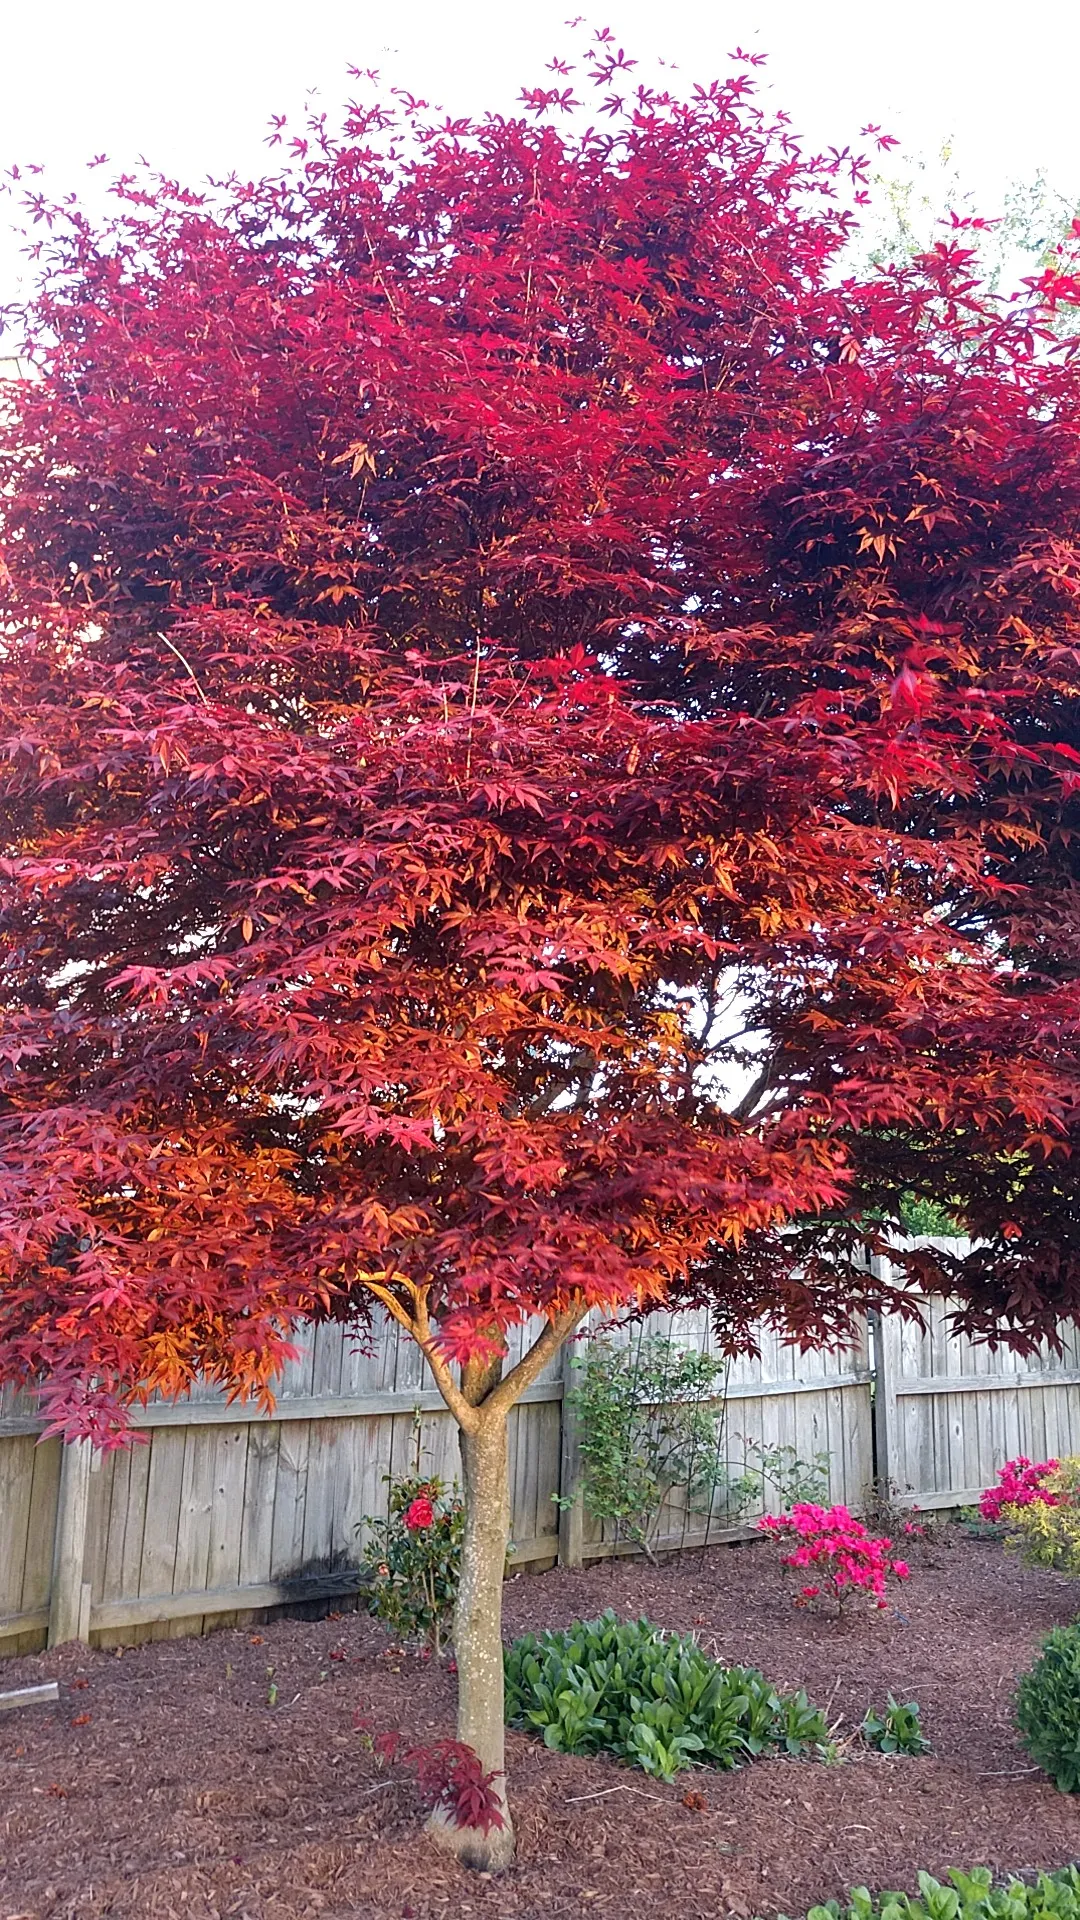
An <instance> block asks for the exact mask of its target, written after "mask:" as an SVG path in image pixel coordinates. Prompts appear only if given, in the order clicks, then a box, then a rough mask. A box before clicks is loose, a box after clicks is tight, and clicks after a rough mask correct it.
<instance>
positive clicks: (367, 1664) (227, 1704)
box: [0, 1529, 1080, 1920]
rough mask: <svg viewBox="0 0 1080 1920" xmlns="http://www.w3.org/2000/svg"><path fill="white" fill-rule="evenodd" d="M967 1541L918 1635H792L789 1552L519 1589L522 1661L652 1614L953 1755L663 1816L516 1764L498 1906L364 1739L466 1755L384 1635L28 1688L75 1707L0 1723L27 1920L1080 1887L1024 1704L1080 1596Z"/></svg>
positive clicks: (726, 1797) (10, 1862)
mask: <svg viewBox="0 0 1080 1920" xmlns="http://www.w3.org/2000/svg"><path fill="white" fill-rule="evenodd" d="M948 1540H949V1541H950V1544H942V1545H934V1546H933V1547H931V1548H928V1549H925V1550H920V1552H917V1553H916V1554H915V1555H914V1559H915V1562H916V1564H915V1565H914V1566H913V1570H912V1576H911V1579H910V1581H909V1582H908V1583H907V1585H906V1587H905V1589H904V1592H903V1594H902V1596H901V1602H900V1604H901V1609H902V1611H901V1613H900V1614H899V1615H890V1616H888V1617H886V1616H884V1615H881V1616H876V1615H874V1614H871V1613H868V1612H865V1611H859V1612H855V1613H853V1616H852V1618H851V1619H850V1621H845V1622H844V1623H842V1624H837V1623H834V1622H833V1621H831V1620H829V1619H827V1618H821V1617H819V1616H816V1615H814V1614H811V1613H809V1612H800V1611H797V1610H796V1609H794V1608H793V1607H792V1605H791V1600H790V1592H791V1588H790V1586H789V1584H788V1582H787V1581H786V1580H784V1579H783V1578H782V1576H781V1575H780V1574H779V1572H778V1571H777V1568H776V1557H775V1553H774V1551H773V1550H771V1549H770V1548H769V1547H768V1546H766V1545H755V1546H752V1547H746V1548H713V1549H711V1550H710V1551H708V1552H707V1553H688V1554H685V1555H683V1556H681V1557H680V1558H677V1559H673V1560H672V1561H671V1562H669V1563H668V1564H667V1565H666V1566H663V1567H660V1568H652V1567H649V1566H647V1565H644V1564H642V1563H639V1562H622V1563H619V1564H611V1563H608V1564H603V1565H594V1566H592V1567H590V1568H587V1569H586V1570H584V1571H583V1572H581V1573H567V1572H558V1573H552V1574H548V1575H545V1576H543V1577H542V1578H534V1577H529V1576H522V1577H519V1578H518V1579H516V1580H514V1581H512V1582H511V1583H510V1584H509V1586H508V1588H507V1595H506V1600H507V1607H506V1612H507V1630H508V1632H509V1633H513V1632H519V1631H523V1630H525V1629H532V1630H535V1629H537V1628H540V1627H545V1626H560V1625H564V1624H566V1623H567V1622H569V1621H570V1620H572V1619H574V1618H575V1617H582V1616H589V1615H593V1614H596V1613H599V1612H600V1611H602V1609H603V1608H604V1607H606V1606H612V1607H614V1608H616V1610H617V1611H618V1612H619V1613H621V1614H624V1615H635V1614H638V1613H647V1614H648V1615H649V1616H650V1618H652V1619H653V1620H655V1621H656V1622H657V1623H659V1624H660V1625H662V1626H668V1627H676V1628H679V1629H682V1630H689V1629H693V1630H695V1631H696V1632H697V1633H698V1634H699V1636H700V1639H701V1641H702V1643H703V1645H704V1646H705V1648H706V1650H708V1651H710V1652H713V1653H715V1654H716V1655H717V1656H719V1657H721V1658H723V1659H725V1660H730V1661H738V1662H741V1663H751V1664H757V1665H760V1666H761V1667H763V1668H764V1670H765V1672H766V1673H767V1674H768V1676H769V1678H770V1679H771V1680H772V1681H774V1682H775V1683H776V1684H777V1685H784V1686H790V1687H799V1686H803V1687H805V1688H806V1689H807V1691H808V1692H809V1694H810V1696H811V1698H812V1699H814V1700H816V1701H817V1702H819V1703H820V1704H821V1705H823V1706H824V1705H828V1706H829V1710H830V1718H834V1717H835V1716H837V1715H840V1716H842V1718H843V1728H842V1732H843V1733H851V1732H852V1731H853V1730H854V1728H855V1727H856V1726H857V1724H858V1722H859V1721H860V1720H861V1718H862V1716H863V1713H864V1712H865V1710H866V1708H867V1707H868V1706H869V1705H871V1704H873V1705H876V1706H880V1705H881V1704H883V1702H884V1698H885V1695H886V1693H887V1692H889V1691H890V1690H891V1691H892V1692H893V1693H894V1694H896V1696H897V1697H898V1698H899V1699H908V1698H911V1697H915V1698H917V1699H918V1700H919V1702H920V1703H921V1706H922V1709H923V1723H924V1728H925V1731H926V1732H927V1734H928V1735H929V1738H930V1739H931V1741H932V1743H933V1748H934V1751H933V1753H932V1755H930V1756H928V1757H926V1758H923V1759H886V1758H881V1757H874V1756H870V1755H867V1754H865V1753H864V1752H862V1751H860V1750H859V1749H858V1747H857V1745H853V1747H852V1749H851V1751H850V1756H849V1757H846V1758H845V1759H844V1761H843V1763H842V1764H840V1765H836V1766H825V1765H822V1764H820V1763H809V1762H792V1761H785V1760H776V1759H772V1760H766V1761H760V1762H758V1763H756V1764H755V1765H754V1766H752V1767H746V1768H743V1769H741V1770H740V1771H738V1772H735V1773H727V1774H715V1773H707V1772H694V1773H692V1774H685V1775H682V1776H680V1780H679V1782H678V1784H677V1785H675V1786H673V1787H665V1786H662V1785H658V1784H657V1783H656V1782H654V1781H652V1780H650V1779H649V1778H647V1777H646V1776H645V1775H644V1774H642V1773H640V1772H637V1771H633V1770H630V1769H628V1768H624V1767H619V1766H616V1765H615V1764H614V1763H613V1762H608V1761H604V1760H583V1759H576V1758H569V1757H566V1756H564V1755H560V1754H555V1753H549V1752H547V1751H546V1750H545V1749H544V1748H543V1747H542V1746H540V1745H539V1744H538V1743H536V1742H533V1741H531V1740H528V1739H526V1738H525V1737H524V1736H522V1735H520V1734H515V1735H512V1736H511V1739H510V1767H511V1777H512V1787H513V1793H514V1799H515V1807H516V1816H517V1828H518V1840H519V1860H518V1864H517V1866H516V1867H515V1868H514V1869H513V1870H512V1872H511V1873H510V1874H508V1875H506V1876H504V1877H503V1878H501V1879H499V1880H488V1879H485V1878H482V1877H478V1876H476V1875H473V1874H469V1873H468V1872H467V1871H465V1870H464V1869H460V1868H459V1867H457V1865H456V1864H454V1863H452V1862H450V1861H448V1860H446V1859H444V1858H443V1857H442V1856H440V1855H438V1854H436V1853H435V1852H434V1851H433V1850H432V1849H431V1847H430V1846H429V1845H428V1844H427V1843H426V1842H425V1841H424V1840H423V1838H422V1837H421V1835H420V1833H419V1815H418V1811H417V1804H416V1800H415V1797H414V1794H413V1791H412V1789H411V1787H410V1786H409V1785H408V1783H407V1782H405V1781H399V1780H397V1779H396V1778H395V1779H387V1778H386V1776H384V1775H380V1774H379V1773H378V1771H377V1770H376V1767H375V1765H374V1762H373V1760H372V1758H371V1756H370V1754H369V1753H368V1752H367V1751H365V1748H364V1742H363V1739H362V1736H361V1735H360V1734H358V1733H357V1732H356V1731H355V1730H354V1728H353V1719H354V1715H355V1713H356V1712H357V1711H358V1710H359V1711H360V1712H361V1713H363V1714H365V1715H369V1716H370V1717H371V1719H372V1720H373V1721H374V1722H375V1724H376V1725H378V1726H380V1727H400V1728H401V1729H402V1730H403V1731H404V1732H406V1733H408V1734H410V1735H412V1736H414V1737H417V1738H419V1739H420V1740H424V1739H433V1738H436V1737H438V1736H439V1735H441V1734H444V1733H448V1732H450V1731H451V1729H452V1716H453V1682H452V1680H451V1679H450V1678H449V1677H448V1676H447V1675H445V1674H443V1673H438V1672H434V1671H432V1669H431V1667H430V1666H428V1665H425V1664H423V1663H421V1662H419V1661H417V1660H415V1659H413V1658H410V1657H402V1656H400V1655H398V1654H396V1653H394V1652H393V1651H391V1650H388V1645H387V1640H386V1636H385V1635H384V1634H383V1633H382V1631H381V1629H379V1628H378V1627H377V1626H375V1625H374V1624H373V1623H372V1622H371V1621H370V1620H369V1619H367V1618H366V1617H365V1616H363V1615H357V1614H347V1615H345V1616H343V1617H341V1618H339V1619H326V1620H320V1621H315V1622H310V1621H298V1620H277V1621H275V1622H274V1623H272V1624H270V1625H267V1626H264V1627H262V1628H259V1629H257V1630H250V1631H232V1632H222V1633H219V1634H215V1635H212V1636H210V1637H209V1638H207V1639H201V1640H200V1639H189V1640H175V1641H161V1642H158V1643H156V1644H152V1645H144V1646H140V1647H136V1648H132V1649H129V1650H127V1651H125V1652H123V1653H122V1654H119V1655H117V1654H115V1653H111V1652H89V1653H88V1652H87V1651H86V1650H85V1649H84V1648H68V1649H66V1650H63V1651H61V1652H58V1653H54V1654H47V1655H41V1656H39V1657H35V1658H27V1659H21V1660H17V1661H10V1662H7V1663H6V1664H5V1665H4V1667H3V1668H2V1670H0V1671H2V1673H3V1684H4V1685H5V1686H12V1687H14V1686H17V1685H23V1684H26V1685H29V1684H33V1683H37V1682H40V1681H41V1680H43V1679H49V1678H54V1677H55V1678H57V1679H58V1680H59V1681H60V1696H61V1698H60V1706H59V1708H32V1709H28V1710H27V1711H25V1712H21V1713H12V1714H9V1715H6V1716H4V1719H3V1721H0V1920H9V1917H11V1916H18V1920H54V1917H55V1920H60V1917H61V1916H68V1915H72V1916H74V1915H80V1916H83V1915H85V1916H98V1915H101V1916H104V1915H117V1916H119V1915H123V1916H124V1920H143V1916H151V1915H153V1916H161V1917H162V1920H165V1916H180V1915H184V1916H187V1920H225V1916H230V1920H232V1917H233V1916H235V1917H236V1920H244V1917H245V1916H247V1920H299V1917H300V1916H304V1917H305V1920H306V1916H309V1915H316V1914H318V1915H322V1916H324V1920H345V1916H349V1920H409V1917H410V1916H412V1917H413V1920H428V1916H435V1915H443V1914H453V1915H454V1916H455V1920H457V1916H458V1915H462V1916H477V1917H479V1916H491V1920H495V1916H500V1917H501V1916H502V1915H507V1916H514V1917H515V1920H533V1917H535V1920H555V1916H557V1915H566V1916H570V1915H575V1916H576V1915H579V1914H583V1913H597V1914H606V1915H608V1916H618V1920H623V1916H626V1917H627V1920H629V1916H635V1917H636V1916H638V1915H639V1914H640V1913H641V1911H642V1904H643V1902H652V1903H653V1904H654V1905H655V1904H656V1903H659V1902H662V1903H663V1909H664V1911H665V1912H669V1913H671V1914H673V1915H678V1916H679V1920H697V1917H698V1916H701V1917H702V1920H704V1916H710V1917H711V1916H719V1915H722V1914H733V1915H735V1916H736V1920H739V1917H740V1916H746V1915H751V1914H770V1913H775V1912H777V1911H781V1912H787V1913H791V1914H796V1913H798V1912H799V1911H800V1910H802V1909H804V1908H805V1907H806V1906H807V1905H808V1904H809V1903H811V1902H812V1901H814V1900H816V1899H819V1898H822V1897H825V1896H828V1895H832V1894H841V1893H842V1892H843V1891H844V1890H845V1888H846V1887H848V1886H849V1885H851V1884H852V1883H857V1882H860V1881H866V1882H868V1883H869V1884H870V1885H871V1886H875V1887H881V1886H884V1885H905V1884H908V1885H910V1884H913V1883H914V1876H915V1872H916V1870H917V1869H918V1868H920V1867H924V1868H927V1869H929V1870H930V1871H931V1872H935V1873H943V1872H944V1871H945V1870H946V1869H947V1868H948V1867H949V1866H950V1865H964V1866H968V1865H972V1864H977V1863H986V1864H987V1865H990V1866H993V1867H995V1868H998V1869H1000V1870H1002V1871H1008V1870H1014V1871H1015V1870H1020V1871H1023V1870H1030V1869H1033V1868H1037V1867H1053V1866H1060V1865H1064V1864H1065V1863H1067V1862H1069V1861H1072V1860H1074V1859H1076V1858H1077V1857H1080V1799H1077V1800H1073V1799H1067V1798H1065V1797H1063V1796H1062V1795H1060V1794H1059V1793H1057V1791H1056V1790H1055V1789H1054V1788H1053V1787H1051V1786H1050V1785H1048V1784H1047V1783H1046V1782H1045V1781H1044V1780H1043V1779H1042V1778H1041V1777H1040V1776H1039V1775H1038V1774H1037V1773H1034V1772H1032V1771H1031V1770H1030V1763H1029V1762H1028V1760H1027V1757H1026V1755H1025V1754H1024V1753H1023V1752H1022V1751H1021V1749H1020V1748H1019V1747H1018V1745H1017V1743H1016V1740H1015V1737H1014V1735H1013V1732H1012V1726H1011V1711H1010V1697H1011V1693H1012V1689H1013V1686H1014V1684H1015V1680H1016V1677H1017V1675H1018V1673H1019V1672H1020V1671H1021V1669H1022V1668H1023V1667H1024V1666H1025V1665H1027V1664H1028V1662H1029V1661H1030V1658H1031V1655H1032V1652H1033V1650H1034V1648H1035V1645H1036V1643H1037V1641H1038V1640H1039V1638H1040V1636H1041V1635H1042V1634H1043V1633H1045V1632H1047V1631H1048V1630H1049V1628H1051V1627H1052V1626H1054V1625H1057V1624H1058V1623H1060V1622H1064V1621H1067V1620H1070V1619H1071V1618H1072V1617H1073V1616H1074V1614H1075V1612H1076V1611H1077V1589H1076V1583H1075V1582H1072V1581H1066V1580H1064V1579H1061V1578H1059V1577H1057V1576H1054V1575H1049V1574H1037V1573H1031V1572H1027V1571H1025V1570H1023V1569H1022V1568H1019V1567H1018V1566H1016V1565H1015V1564H1014V1563H1013V1562H1011V1561H1009V1560H1006V1559H1005V1557H1004V1555H1003V1554H1002V1552H1001V1550H1000V1548H999V1547H998V1546H997V1545H996V1544H994V1543H991V1542H986V1541H975V1540H971V1539H969V1538H967V1537H966V1536H964V1535H962V1534H961V1533H960V1531H959V1530H958V1529H950V1530H949V1533H948ZM920 1557H921V1558H922V1559H924V1560H925V1561H926V1564H918V1562H919V1559H920ZM269 1668H272V1669H273V1673H272V1675H271V1674H269V1673H268V1669H269ZM275 1688H276V1704H273V1705H271V1704H270V1701H271V1697H272V1693H273V1689H275ZM688 1790H689V1793H688ZM684 1794H688V1799H689V1802H690V1803H689V1804H684ZM699 1800H701V1801H703V1802H704V1804H703V1805H699V1804H698V1801H699Z"/></svg>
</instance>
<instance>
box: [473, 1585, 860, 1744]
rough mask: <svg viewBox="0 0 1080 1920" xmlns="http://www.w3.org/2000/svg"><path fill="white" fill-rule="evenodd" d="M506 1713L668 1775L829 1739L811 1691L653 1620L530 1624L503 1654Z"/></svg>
mask: <svg viewBox="0 0 1080 1920" xmlns="http://www.w3.org/2000/svg"><path fill="white" fill-rule="evenodd" d="M506 1717H507V1719H508V1720H509V1721H510V1722H511V1724H512V1725H514V1726H520V1727H524V1728H526V1729H527V1730H528V1731H530V1732H535V1733H539V1734H542V1736H543V1739H544V1743H545V1745H546V1746H549V1747H553V1748H555V1750H556V1751H557V1752H559V1753H587V1754H593V1753H612V1754H615V1755H616V1756H617V1757H618V1758H620V1759H623V1760H628V1761H630V1762H632V1763H633V1764H635V1765H637V1766H639V1767H643V1768H644V1770H645V1772H646V1773H651V1774H654V1775H655V1776H656V1777H657V1778H658V1779H660V1780H672V1779H674V1777H675V1775H676V1774H677V1773H678V1772H680V1771H681V1770H682V1769H683V1768H685V1767H689V1766H693V1765H695V1764H696V1765H700V1766H707V1767H736V1766H739V1765H740V1764H741V1763H742V1762H743V1761H746V1760H753V1759H756V1758H757V1756H758V1755H759V1754H763V1753H777V1752H779V1753H789V1754H819V1755H822V1756H827V1754H828V1753H829V1751H830V1750H831V1749H830V1742H829V1729H828V1725H827V1723H826V1720H825V1716H824V1714H823V1713H822V1712H821V1711H820V1710H819V1709H818V1708H817V1707H812V1706H811V1705H810V1702H809V1701H808V1700H807V1697H806V1695H805V1693H788V1694H781V1693H777V1692H776V1690H775V1689H774V1688H773V1687H771V1686H770V1685H769V1682H768V1681H767V1680H766V1679H765V1678H764V1676H763V1675H762V1674H760V1673H758V1672H757V1670H756V1669H755V1668H753V1667H722V1666H719V1665H718V1664H717V1662H716V1661H714V1660H710V1659H708V1657H707V1656H706V1655H705V1654H704V1653H703V1652H702V1650H701V1648H700V1647H699V1646H698V1645H697V1642H696V1641H695V1640H693V1639H691V1638H689V1637H688V1636H687V1637H683V1636H681V1635H678V1634H668V1633H663V1632H662V1631H661V1630H660V1628H659V1627H655V1626H653V1624H652V1622H651V1621H649V1620H625V1621H624V1620H619V1619H618V1618H617V1617H616V1615H615V1614H614V1613H613V1612H612V1611H611V1610H610V1609H609V1610H608V1612H607V1613H604V1614H602V1615H601V1617H600V1619H599V1620H586V1621H575V1623H574V1625H573V1626H571V1627H568V1628H567V1629H566V1631H565V1632H563V1633H543V1634H540V1635H533V1634H525V1635H524V1636H523V1638H522V1639H520V1640H515V1642H514V1644H513V1646H512V1647H511V1648H510V1649H509V1651H508V1653H507V1655H506Z"/></svg>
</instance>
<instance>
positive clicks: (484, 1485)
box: [428, 1407, 514, 1871]
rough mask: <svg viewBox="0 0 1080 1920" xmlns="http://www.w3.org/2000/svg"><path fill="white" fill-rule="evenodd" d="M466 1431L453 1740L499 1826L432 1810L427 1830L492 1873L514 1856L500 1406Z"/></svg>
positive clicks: (506, 1512) (506, 1484)
mask: <svg viewBox="0 0 1080 1920" xmlns="http://www.w3.org/2000/svg"><path fill="white" fill-rule="evenodd" d="M478 1414H479V1418H478V1419H477V1421H476V1422H475V1425H473V1426H472V1428H471V1430H466V1429H465V1428H462V1429H461V1461H462V1476H463V1480H464V1496H465V1533H464V1539H463V1541H462V1549H461V1576H460V1580H459V1584H458V1593H457V1604H456V1607H455V1611H454V1657H455V1659H456V1661H457V1670H458V1721H457V1737H458V1739H459V1740H461V1741H463V1742H464V1743H465V1745H466V1746H470V1747H472V1749H473V1751H474V1753H475V1754H476V1755H477V1757H478V1758H479V1761H480V1764H481V1766H482V1768H483V1770H484V1772H485V1773H494V1774H495V1775H496V1779H495V1781H494V1782H493V1787H494V1791H495V1794H496V1797H497V1798H498V1802H499V1808H500V1811H501V1813H502V1816H503V1820H504V1822H505V1825H504V1826H503V1827H501V1828H493V1829H492V1830H491V1831H490V1832H488V1833H486V1834H485V1833H481V1832H480V1831H479V1830H478V1829H477V1828H475V1827H459V1826H458V1825H457V1824H456V1823H455V1821H454V1819H453V1817H452V1815H450V1814H449V1813H447V1812H445V1811H443V1810H442V1809H438V1810H437V1811H436V1812H435V1813H434V1814H432V1816H431V1819H430V1820H429V1822H428V1830H429V1832H430V1833H431V1835H432V1837H433V1839H435V1840H436V1841H438V1843H439V1845H440V1846H443V1847H446V1848H447V1849H448V1850H449V1851H451V1852H452V1853H455V1854H456V1855H457V1857H458V1858H459V1859H460V1860H462V1861H463V1862H464V1863H465V1865H466V1866H470V1867H478V1868H482V1869H485V1870H487V1871H495V1870H497V1869H498V1868H500V1867H505V1866H507V1865H508V1864H509V1862H510V1861H511V1860H512V1859H513V1855H514V1829H513V1824H512V1822H511V1818H510V1808H509V1805H508V1803H507V1796H506V1727H505V1721H504V1693H505V1687H504V1680H503V1644H502V1590H503V1576H504V1573H505V1569H506V1548H507V1542H508V1539H509V1530H510V1474H509V1465H508V1458H507V1419H506V1410H505V1409H504V1408H502V1407H498V1408H492V1409H490V1410H489V1411H487V1412H485V1411H483V1410H482V1409H478Z"/></svg>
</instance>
